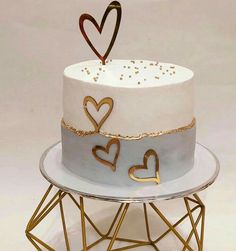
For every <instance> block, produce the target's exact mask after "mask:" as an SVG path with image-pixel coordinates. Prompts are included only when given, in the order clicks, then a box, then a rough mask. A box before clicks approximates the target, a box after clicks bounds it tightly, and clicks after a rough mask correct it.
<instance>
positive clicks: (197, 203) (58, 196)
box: [25, 185, 205, 251]
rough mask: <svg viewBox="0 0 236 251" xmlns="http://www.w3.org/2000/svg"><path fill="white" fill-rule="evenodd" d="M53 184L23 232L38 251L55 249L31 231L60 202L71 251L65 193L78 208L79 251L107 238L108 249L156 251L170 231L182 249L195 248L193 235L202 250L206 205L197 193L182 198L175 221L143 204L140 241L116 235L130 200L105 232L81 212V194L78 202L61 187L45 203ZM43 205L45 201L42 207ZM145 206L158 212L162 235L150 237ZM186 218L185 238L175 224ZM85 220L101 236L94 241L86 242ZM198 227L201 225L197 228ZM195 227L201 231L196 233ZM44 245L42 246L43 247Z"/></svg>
mask: <svg viewBox="0 0 236 251" xmlns="http://www.w3.org/2000/svg"><path fill="white" fill-rule="evenodd" d="M52 188H53V185H50V186H49V188H48V190H47V191H46V193H45V195H44V196H43V198H42V200H41V202H40V203H39V205H38V207H37V208H36V210H35V212H34V214H33V216H32V217H31V219H30V221H29V223H28V225H27V227H26V230H25V233H26V236H27V238H28V239H29V241H30V242H31V243H32V244H33V245H34V247H35V248H36V249H37V250H39V251H41V250H45V249H46V250H49V251H54V250H55V249H53V248H52V247H50V246H49V245H48V244H46V243H45V242H44V241H42V240H40V239H39V238H38V237H36V236H35V235H34V234H32V231H33V230H34V229H35V228H36V227H37V226H38V225H39V223H40V222H42V221H43V220H44V219H45V217H46V216H47V215H48V214H49V213H50V212H51V211H52V210H53V209H54V208H55V207H56V206H58V205H59V208H60V213H61V220H62V227H63V232H64V238H65V244H66V251H71V247H70V241H69V238H68V233H67V227H66V222H65V215H64V209H63V199H64V198H65V196H68V197H69V198H71V200H72V201H73V202H74V204H75V205H76V206H77V207H78V209H79V210H80V213H81V229H82V243H83V249H82V251H87V250H90V249H91V248H92V247H94V246H96V245H97V244H98V243H100V242H101V241H104V240H109V241H110V242H109V245H108V247H107V249H106V250H107V251H119V250H120V251H121V250H129V249H134V248H137V247H141V246H152V247H153V248H154V250H156V251H159V248H158V247H157V244H158V242H159V241H160V240H162V239H163V238H164V237H165V236H166V235H167V234H168V233H170V232H172V233H173V234H174V235H175V236H176V237H177V238H178V239H179V241H180V242H182V244H183V249H182V251H185V250H189V251H194V249H193V248H192V247H191V246H190V241H191V239H192V237H193V236H194V237H195V240H196V243H197V247H198V249H197V250H198V251H203V237H204V222H205V206H204V204H203V203H202V201H201V200H200V198H199V197H198V195H197V194H194V195H193V198H190V197H185V198H184V203H185V206H186V209H187V213H186V214H185V215H184V216H183V217H182V218H181V219H179V220H178V221H177V222H176V223H174V224H171V223H170V222H169V221H168V220H167V218H166V217H165V216H164V215H163V213H162V212H161V211H160V210H159V209H158V208H157V207H156V206H155V205H154V203H143V209H144V218H145V225H146V232H147V241H140V240H134V239H127V238H120V237H118V233H119V230H120V228H121V225H122V223H123V221H124V219H125V216H126V214H127V211H128V209H129V206H130V204H129V203H121V205H120V207H119V209H118V211H117V213H116V215H115V217H114V219H113V221H112V223H111V226H110V227H109V229H108V231H107V233H105V234H104V233H101V231H100V230H99V229H98V228H97V227H96V225H95V224H94V222H93V221H92V220H91V219H90V218H89V216H88V215H87V214H86V213H85V211H84V199H83V197H80V201H79V202H78V201H77V200H76V199H75V198H74V196H72V195H71V194H70V193H66V192H63V191H62V190H58V191H57V192H56V193H55V194H54V195H53V196H52V198H51V199H50V200H49V202H48V203H45V201H46V199H47V198H49V197H50V196H49V195H50V193H52ZM190 202H191V204H194V206H193V207H192V208H191V204H190ZM44 204H46V205H45V206H44ZM147 206H150V208H152V209H153V210H154V211H155V212H156V213H157V215H158V216H159V217H160V218H161V219H162V221H163V222H164V223H165V224H166V225H167V226H168V230H167V231H165V232H164V233H163V234H162V235H160V236H159V237H158V238H156V239H152V238H151V233H150V228H149V220H148V213H147ZM197 209H200V210H199V215H198V216H197V218H196V219H194V216H193V212H195V211H196V210H197ZM187 218H188V219H189V220H190V223H191V226H192V228H191V230H190V233H189V235H188V237H187V239H185V238H184V237H183V236H182V235H181V234H180V233H179V232H178V231H177V229H176V228H177V226H178V225H179V224H180V223H182V222H183V221H184V220H185V219H187ZM86 220H87V222H88V223H89V224H90V225H91V226H92V227H93V229H94V230H95V231H96V233H97V234H98V235H99V236H100V238H99V239H98V240H97V241H95V242H94V243H92V244H90V245H87V239H86ZM199 226H200V228H199ZM198 229H200V231H199V232H198ZM115 241H123V242H127V243H130V244H129V245H128V246H125V247H121V248H116V249H112V248H113V246H114V243H115ZM42 248H44V249H42Z"/></svg>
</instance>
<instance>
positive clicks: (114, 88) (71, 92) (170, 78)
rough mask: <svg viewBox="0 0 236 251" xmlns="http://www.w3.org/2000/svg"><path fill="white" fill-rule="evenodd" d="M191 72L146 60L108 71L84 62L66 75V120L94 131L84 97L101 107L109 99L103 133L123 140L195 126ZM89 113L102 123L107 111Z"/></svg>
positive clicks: (121, 62) (120, 64) (113, 64)
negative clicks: (109, 107) (99, 104)
mask: <svg viewBox="0 0 236 251" xmlns="http://www.w3.org/2000/svg"><path fill="white" fill-rule="evenodd" d="M192 78H193V72H192V71H191V70H189V69H187V68H184V67H181V66H177V65H174V64H167V63H156V62H151V61H145V60H143V61H142V60H134V61H130V60H112V61H109V62H108V63H107V64H106V65H104V66H103V65H101V63H100V62H99V61H98V60H96V61H86V62H81V63H78V64H75V65H72V66H69V67H67V68H66V69H65V71H64V85H63V117H64V121H65V122H66V124H68V125H70V126H72V127H74V128H76V129H77V130H84V131H93V130H94V126H93V124H92V123H91V121H90V120H89V118H88V116H87V115H86V113H85V110H84V107H83V101H84V98H85V97H86V96H91V97H93V98H94V99H95V100H96V102H97V103H99V102H100V101H101V100H102V99H103V98H106V97H110V98H112V99H113V101H114V107H113V110H112V112H111V114H110V115H109V117H108V118H107V120H106V121H105V123H104V124H103V125H102V127H101V129H100V130H101V131H103V132H106V133H110V134H120V135H122V136H137V135H140V134H143V133H154V132H159V131H167V130H172V129H176V128H179V127H183V126H186V125H188V124H190V123H191V121H192V119H193V117H194V114H193V108H194V102H193V82H192ZM87 107H88V111H89V113H90V114H91V115H92V117H93V118H94V119H95V120H96V121H97V122H99V121H101V119H102V118H103V117H104V115H105V114H106V112H107V110H108V106H107V105H104V106H102V107H101V109H100V110H99V111H96V109H95V107H94V105H93V104H91V102H89V103H88V105H87Z"/></svg>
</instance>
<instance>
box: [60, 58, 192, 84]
mask: <svg viewBox="0 0 236 251" xmlns="http://www.w3.org/2000/svg"><path fill="white" fill-rule="evenodd" d="M64 76H65V77H68V78H72V79H76V80H80V81H83V82H87V83H93V84H97V85H106V86H112V87H127V88H137V87H140V88H145V87H154V86H165V85H172V84H177V83H181V82H185V81H187V80H189V79H191V78H192V77H193V72H192V71H191V70H189V69H188V68H185V67H182V66H179V65H175V64H170V63H161V62H155V61H148V60H108V61H107V62H106V65H102V63H101V62H100V61H99V60H89V61H84V62H80V63H78V64H74V65H71V66H68V67H67V68H66V69H65V71H64Z"/></svg>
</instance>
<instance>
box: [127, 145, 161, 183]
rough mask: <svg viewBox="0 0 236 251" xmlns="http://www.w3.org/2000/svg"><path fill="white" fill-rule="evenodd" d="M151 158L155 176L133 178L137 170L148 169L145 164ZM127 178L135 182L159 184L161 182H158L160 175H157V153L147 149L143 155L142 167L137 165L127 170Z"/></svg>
mask: <svg viewBox="0 0 236 251" xmlns="http://www.w3.org/2000/svg"><path fill="white" fill-rule="evenodd" d="M151 156H153V157H154V158H155V175H154V176H153V177H146V178H141V177H137V176H135V174H134V173H135V172H136V171H138V170H142V169H144V170H146V169H148V165H147V162H148V159H149V157H151ZM129 177H130V178H131V179H133V180H135V181H137V182H156V183H160V182H161V180H160V174H159V158H158V155H157V153H156V152H155V151H154V150H152V149H149V150H148V151H147V152H146V153H145V154H144V157H143V165H137V166H132V167H131V168H130V169H129Z"/></svg>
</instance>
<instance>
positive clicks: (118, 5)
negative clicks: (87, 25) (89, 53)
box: [79, 1, 122, 65]
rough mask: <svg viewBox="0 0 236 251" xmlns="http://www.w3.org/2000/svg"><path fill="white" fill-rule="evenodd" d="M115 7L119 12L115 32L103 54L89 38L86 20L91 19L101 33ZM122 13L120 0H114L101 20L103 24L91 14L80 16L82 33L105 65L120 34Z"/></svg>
mask: <svg viewBox="0 0 236 251" xmlns="http://www.w3.org/2000/svg"><path fill="white" fill-rule="evenodd" d="M113 9H115V10H116V13H117V17H116V24H115V29H114V32H113V35H112V38H111V42H110V44H109V46H108V49H107V51H106V52H105V54H104V55H101V54H100V53H99V52H98V51H97V49H96V48H95V47H94V45H93V44H92V42H91V40H90V39H89V37H88V35H87V33H86V31H85V29H84V21H85V20H88V21H90V22H91V23H92V24H93V25H94V26H95V28H96V29H97V31H98V32H99V33H100V34H101V33H102V30H103V27H104V24H105V22H106V19H107V16H108V15H109V13H110V12H111V11H112V10H113ZM121 15H122V10H121V5H120V3H119V2H117V1H113V2H111V3H110V4H109V6H108V7H107V9H106V11H105V13H104V15H103V18H102V21H101V24H100V25H99V24H98V23H97V21H96V20H95V19H94V18H93V17H92V16H91V15H89V14H83V15H81V16H80V19H79V27H80V30H81V33H82V35H83V36H84V38H85V40H86V42H87V43H88V45H89V46H90V48H91V49H92V50H93V52H94V53H95V54H96V55H97V57H98V58H99V59H100V60H101V61H102V64H103V65H105V61H106V59H107V57H108V55H109V54H110V52H111V49H112V47H113V45H114V43H115V40H116V37H117V34H118V31H119V28H120V22H121Z"/></svg>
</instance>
